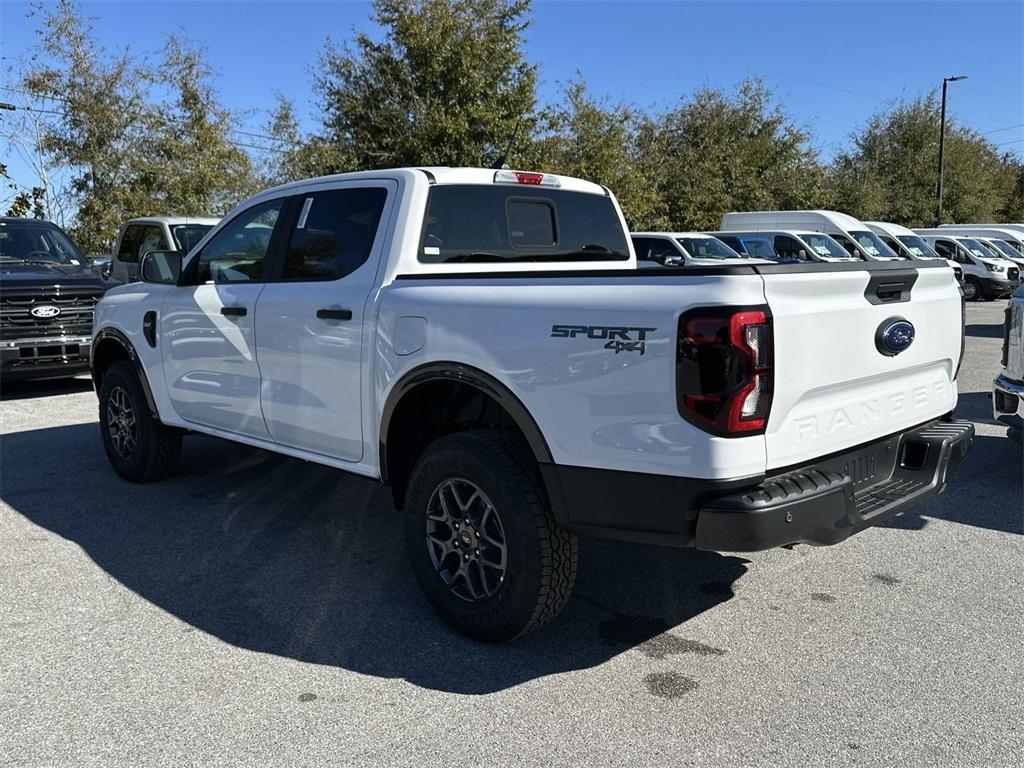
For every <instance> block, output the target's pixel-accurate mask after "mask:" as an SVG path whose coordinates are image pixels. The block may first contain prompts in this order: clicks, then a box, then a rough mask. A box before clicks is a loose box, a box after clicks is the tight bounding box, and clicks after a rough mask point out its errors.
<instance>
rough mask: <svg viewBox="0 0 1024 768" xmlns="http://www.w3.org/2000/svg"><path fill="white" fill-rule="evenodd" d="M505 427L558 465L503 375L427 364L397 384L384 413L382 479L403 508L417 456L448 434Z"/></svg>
mask: <svg viewBox="0 0 1024 768" xmlns="http://www.w3.org/2000/svg"><path fill="white" fill-rule="evenodd" d="M481 427H488V428H501V429H504V430H505V431H507V432H510V433H512V434H514V435H516V436H518V437H519V438H521V440H522V441H523V443H524V444H525V446H526V448H527V449H528V451H529V453H530V454H531V455H532V456H533V458H534V459H535V460H536V461H537V462H538V463H548V464H549V463H552V457H551V451H550V449H549V448H548V444H547V441H546V440H545V439H544V435H543V433H542V432H541V430H540V427H539V426H538V425H537V422H536V421H535V420H534V418H533V416H531V415H530V412H529V411H528V410H527V408H526V406H525V405H523V403H522V401H521V400H520V399H519V398H518V397H517V396H516V395H515V394H514V393H513V392H512V391H511V390H510V389H509V388H508V387H507V386H505V385H504V384H502V383H501V382H500V381H498V379H496V378H494V377H493V376H491V375H490V374H488V373H486V372H484V371H482V370H480V369H478V368H474V367H472V366H468V365H465V364H462V363H454V362H434V363H427V364H425V365H421V366H419V367H417V368H414V369H413V370H411V371H409V372H408V373H407V374H405V375H404V376H403V377H402V378H401V380H399V381H398V383H396V384H395V386H394V387H392V389H391V392H390V394H389V395H388V397H387V400H386V401H385V403H384V409H383V411H382V414H381V421H380V433H379V448H380V450H379V461H380V474H381V480H382V481H383V482H384V484H385V485H387V486H389V487H390V488H391V490H392V494H393V496H394V500H395V506H396V507H398V508H399V509H401V508H402V507H403V506H404V503H405V492H406V487H407V483H408V480H409V475H410V473H411V472H412V468H413V465H414V464H415V463H416V459H417V457H418V456H419V455H420V454H421V453H422V452H423V450H424V449H425V448H426V447H427V445H429V444H430V443H431V442H432V441H433V440H435V439H437V438H438V437H441V436H443V435H446V434H452V433H454V432H461V431H466V430H469V429H479V428H481Z"/></svg>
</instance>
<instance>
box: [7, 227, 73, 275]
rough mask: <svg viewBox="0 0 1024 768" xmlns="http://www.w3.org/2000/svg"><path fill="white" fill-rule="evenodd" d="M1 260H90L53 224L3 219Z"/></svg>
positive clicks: (64, 262)
mask: <svg viewBox="0 0 1024 768" xmlns="http://www.w3.org/2000/svg"><path fill="white" fill-rule="evenodd" d="M0 261H4V262H6V263H10V262H14V261H20V262H26V263H36V262H40V263H55V264H75V265H79V266H81V265H83V264H85V263H86V259H85V257H84V256H83V255H82V252H81V251H80V250H78V248H77V247H76V246H75V244H74V243H72V242H71V239H70V238H69V237H68V236H67V235H65V234H64V233H63V232H61V231H60V229H58V228H57V227H55V226H53V225H52V224H38V223H35V222H28V221H26V222H24V223H23V222H18V221H4V222H0Z"/></svg>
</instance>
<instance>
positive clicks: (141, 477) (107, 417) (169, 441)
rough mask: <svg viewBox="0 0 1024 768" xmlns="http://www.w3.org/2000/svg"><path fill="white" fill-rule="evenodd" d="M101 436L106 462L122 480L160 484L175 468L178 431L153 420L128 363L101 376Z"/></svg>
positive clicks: (177, 454) (132, 367) (121, 364)
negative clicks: (154, 481)
mask: <svg viewBox="0 0 1024 768" xmlns="http://www.w3.org/2000/svg"><path fill="white" fill-rule="evenodd" d="M126 408H127V409H128V410H127V411H126V410H125V409H126ZM125 413H129V414H130V415H129V416H123V414H125ZM122 416H123V418H121V417H122ZM112 419H113V421H112ZM100 436H101V437H102V439H103V447H104V449H106V452H107V459H108V460H109V461H110V464H111V466H112V467H113V468H114V471H115V472H117V474H119V475H120V476H121V477H123V478H124V479H125V480H130V481H132V482H133V483H147V482H150V481H152V480H161V479H163V478H165V477H168V476H170V475H172V474H173V473H174V471H175V470H176V469H177V468H178V459H179V458H180V457H181V431H180V430H177V429H174V428H172V427H167V426H164V425H163V424H161V423H160V422H159V421H157V420H156V419H155V418H153V416H152V414H151V413H150V411H149V406H148V405H147V403H146V393H145V392H144V391H143V389H142V383H141V382H140V381H139V377H138V374H137V373H136V372H135V368H134V366H133V365H132V364H131V363H130V362H128V361H127V360H119V361H117V362H116V363H114V364H113V365H111V366H110V368H108V369H107V371H106V372H105V373H104V375H103V384H102V385H101V386H100ZM129 436H130V437H131V438H132V439H128V437H129Z"/></svg>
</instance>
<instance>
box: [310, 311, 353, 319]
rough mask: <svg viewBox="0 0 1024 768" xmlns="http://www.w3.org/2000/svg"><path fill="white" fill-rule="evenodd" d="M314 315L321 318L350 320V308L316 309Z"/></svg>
mask: <svg viewBox="0 0 1024 768" xmlns="http://www.w3.org/2000/svg"><path fill="white" fill-rule="evenodd" d="M316 316H317V317H318V318H320V319H321V320H351V319H352V310H351V309H318V310H317V311H316Z"/></svg>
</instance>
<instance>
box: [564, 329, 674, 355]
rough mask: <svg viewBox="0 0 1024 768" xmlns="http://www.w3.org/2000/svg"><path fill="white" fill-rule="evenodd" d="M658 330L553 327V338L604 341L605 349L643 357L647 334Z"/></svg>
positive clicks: (645, 349)
mask: <svg viewBox="0 0 1024 768" xmlns="http://www.w3.org/2000/svg"><path fill="white" fill-rule="evenodd" d="M656 330H658V329H657V328H640V327H633V326H624V325H552V326H551V338H553V339H575V338H576V337H578V336H582V337H584V338H587V339H598V340H601V339H604V340H606V342H607V343H606V344H605V345H604V348H605V349H611V350H614V351H615V354H616V355H617V354H619V352H639V353H640V354H641V355H642V354H643V353H644V352H645V351H647V334H648V333H653V332H654V331H656Z"/></svg>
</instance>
